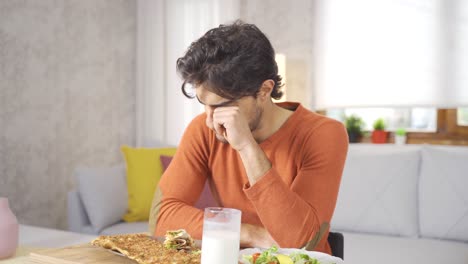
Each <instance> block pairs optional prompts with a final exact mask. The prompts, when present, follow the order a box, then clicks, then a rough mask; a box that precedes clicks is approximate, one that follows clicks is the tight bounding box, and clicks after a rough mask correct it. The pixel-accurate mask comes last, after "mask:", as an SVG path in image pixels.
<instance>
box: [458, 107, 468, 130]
mask: <svg viewBox="0 0 468 264" xmlns="http://www.w3.org/2000/svg"><path fill="white" fill-rule="evenodd" d="M457 125H459V126H468V107H465V108H458V109H457Z"/></svg>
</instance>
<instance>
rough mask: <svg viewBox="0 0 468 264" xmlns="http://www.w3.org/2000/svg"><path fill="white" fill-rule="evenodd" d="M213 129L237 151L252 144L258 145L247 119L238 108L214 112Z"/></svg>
mask: <svg viewBox="0 0 468 264" xmlns="http://www.w3.org/2000/svg"><path fill="white" fill-rule="evenodd" d="M213 128H214V130H215V131H216V133H217V134H218V135H222V136H223V137H224V138H225V139H226V140H227V141H228V142H229V144H230V145H231V147H232V148H234V149H235V150H237V151H241V150H242V149H244V148H245V147H247V146H248V145H251V144H257V143H256V141H255V139H254V137H253V135H252V131H250V127H249V123H248V120H247V119H246V117H245V116H244V115H243V114H242V113H241V111H240V109H239V107H238V106H223V107H218V108H216V109H215V110H214V112H213Z"/></svg>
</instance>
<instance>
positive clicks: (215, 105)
mask: <svg viewBox="0 0 468 264" xmlns="http://www.w3.org/2000/svg"><path fill="white" fill-rule="evenodd" d="M195 97H196V98H197V100H198V102H199V103H200V104H202V105H206V104H205V103H204V102H202V101H201V100H200V98H198V96H195ZM234 101H236V100H228V101H226V102H222V103H219V104H211V105H208V106H211V107H220V106H225V105H228V104H230V103H232V102H234Z"/></svg>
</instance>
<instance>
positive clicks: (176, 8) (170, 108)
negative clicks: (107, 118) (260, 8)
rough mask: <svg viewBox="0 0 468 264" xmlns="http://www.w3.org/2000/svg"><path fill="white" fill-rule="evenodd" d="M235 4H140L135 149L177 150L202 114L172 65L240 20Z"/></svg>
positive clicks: (233, 0)
mask: <svg viewBox="0 0 468 264" xmlns="http://www.w3.org/2000/svg"><path fill="white" fill-rule="evenodd" d="M239 12H240V7H239V0H197V1H194V0H138V31H137V32H138V33H137V34H138V36H137V47H138V51H137V102H136V109H137V111H136V112H137V118H136V120H137V124H136V135H137V145H138V146H155V145H177V144H178V143H179V140H180V138H181V136H182V134H183V132H184V129H185V127H186V126H187V125H188V123H189V122H190V121H191V120H192V119H193V118H194V117H195V116H196V115H198V114H199V113H201V112H202V111H203V108H202V106H201V105H200V104H199V103H198V102H197V101H196V100H190V99H187V98H185V97H184V96H183V95H182V93H181V91H180V86H181V84H182V81H181V80H180V78H179V76H177V74H176V60H177V58H179V57H181V56H183V54H184V52H185V51H186V49H187V48H188V46H189V45H190V43H191V42H193V41H195V40H196V39H198V38H199V37H201V36H202V35H203V34H204V33H205V32H206V31H207V30H208V29H210V28H213V27H217V26H218V25H219V24H223V23H229V22H232V21H234V20H235V19H237V18H238V17H239Z"/></svg>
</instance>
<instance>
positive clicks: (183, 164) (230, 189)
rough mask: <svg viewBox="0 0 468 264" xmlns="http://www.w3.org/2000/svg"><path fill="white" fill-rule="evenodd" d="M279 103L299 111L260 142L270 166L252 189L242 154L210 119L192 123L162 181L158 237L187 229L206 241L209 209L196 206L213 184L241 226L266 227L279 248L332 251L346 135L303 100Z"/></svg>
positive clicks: (215, 190) (222, 204)
mask: <svg viewBox="0 0 468 264" xmlns="http://www.w3.org/2000/svg"><path fill="white" fill-rule="evenodd" d="M279 105H280V106H282V107H284V108H287V109H290V110H294V113H293V114H292V115H291V116H290V117H289V119H288V120H287V121H286V122H285V124H283V126H282V127H281V128H280V129H279V130H278V131H277V132H275V133H274V134H273V135H272V136H270V137H269V138H268V139H267V140H265V141H263V142H261V143H260V147H261V148H262V149H263V151H264V152H265V154H266V155H267V157H268V158H269V160H270V161H271V163H272V168H271V169H270V170H269V171H267V172H266V173H265V175H264V176H262V178H260V179H259V180H258V181H257V182H256V183H255V184H254V185H253V186H250V185H249V181H248V178H247V176H246V173H245V170H244V166H243V164H242V161H241V159H240V156H239V154H238V153H237V151H236V150H234V149H232V148H231V147H230V146H229V144H225V143H221V142H219V141H217V140H216V137H215V134H214V132H213V131H211V130H210V129H209V128H208V127H207V126H206V124H205V118H206V115H205V114H201V115H199V116H198V117H196V118H195V119H194V120H193V121H192V122H191V124H190V125H189V126H188V127H187V129H186V131H185V134H184V136H183V137H182V140H181V143H180V145H179V148H178V150H177V153H176V154H175V156H174V158H173V160H172V162H171V164H170V166H169V168H168V169H167V170H166V171H165V173H164V175H163V177H162V178H161V181H160V184H159V188H160V189H159V190H158V192H157V193H159V195H160V198H161V199H159V200H157V199H156V200H155V201H157V206H155V207H154V208H156V210H157V211H158V212H157V222H156V235H157V236H162V235H164V234H165V232H166V230H171V229H179V228H184V229H186V230H187V232H188V233H189V234H192V236H193V237H195V238H198V239H200V238H201V236H202V227H203V211H201V210H199V209H196V208H195V207H193V205H194V204H195V202H196V201H197V199H198V197H199V196H200V193H201V191H202V189H203V186H204V183H205V181H206V180H208V181H209V183H210V187H211V189H212V192H213V193H214V194H215V197H216V199H217V201H218V203H219V205H220V206H223V207H229V208H237V209H239V210H241V211H242V222H243V223H249V224H254V225H259V226H262V227H265V228H266V229H267V230H268V231H269V233H270V234H271V236H272V237H273V239H275V241H277V242H278V244H279V246H280V247H302V246H304V245H306V243H308V242H309V243H312V247H314V250H317V251H322V252H325V253H328V254H330V253H331V250H330V246H329V245H328V242H327V237H328V231H329V223H330V221H331V218H332V215H333V211H334V209H335V204H336V199H337V195H338V189H339V186H340V180H341V174H342V171H343V167H344V163H345V159H346V154H347V148H348V137H347V135H346V130H345V128H344V126H343V125H342V124H341V123H340V122H338V121H335V120H333V119H329V118H327V117H324V116H321V115H318V114H315V113H313V112H310V111H308V110H307V109H305V108H304V107H302V106H301V105H299V104H297V103H282V104H279ZM153 206H154V205H153Z"/></svg>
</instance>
